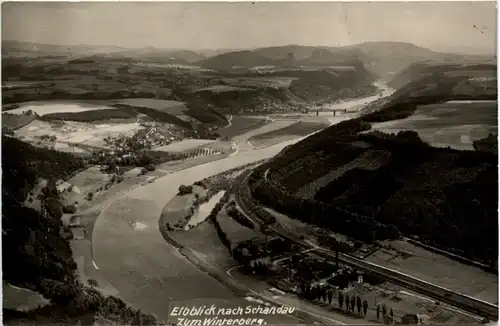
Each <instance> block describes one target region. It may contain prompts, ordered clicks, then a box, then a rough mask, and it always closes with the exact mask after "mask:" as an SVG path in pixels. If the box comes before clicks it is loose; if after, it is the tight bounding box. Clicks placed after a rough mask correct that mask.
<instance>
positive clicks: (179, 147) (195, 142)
mask: <svg viewBox="0 0 500 326" xmlns="http://www.w3.org/2000/svg"><path fill="white" fill-rule="evenodd" d="M214 142H215V141H213V140H210V139H185V140H181V141H178V142H172V143H170V144H168V145H165V146H160V147H156V148H154V150H155V151H163V152H177V153H180V152H186V151H189V150H192V149H195V148H198V147H202V146H208V145H210V144H213V143H214Z"/></svg>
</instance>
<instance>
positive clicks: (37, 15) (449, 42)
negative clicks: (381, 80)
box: [2, 2, 496, 53]
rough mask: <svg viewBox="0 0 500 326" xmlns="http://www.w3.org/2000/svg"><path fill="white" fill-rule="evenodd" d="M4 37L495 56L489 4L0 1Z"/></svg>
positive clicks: (53, 41)
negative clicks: (418, 49)
mask: <svg viewBox="0 0 500 326" xmlns="http://www.w3.org/2000/svg"><path fill="white" fill-rule="evenodd" d="M2 37H3V39H6V40H17V41H28V42H38V43H47V44H62V45H78V44H89V45H118V46H123V47H145V46H151V47H158V48H187V49H217V48H232V49H234V48H254V47H261V46H273V45H286V44H300V45H327V46H336V45H349V44H354V43H360V42H364V41H404V42H411V43H414V44H417V45H421V46H426V47H429V48H433V49H435V50H441V51H449V50H457V49H460V48H465V49H466V50H467V51H468V52H479V53H494V52H495V49H496V8H495V3H494V2H413V3H411V2H385V3H380V2H378V3H377V2H367V3H365V2H361V3H360V2H354V3H352V2H351V3H342V2H317V3H314V2H312V3H311V2H309V3H304V2H302V3H299V2H295V3H293V2H288V3H286V2H281V3H280V2H275V3H269V2H260V3H259V2H257V3H255V4H252V3H251V2H246V3H241V2H240V3H237V2H233V3H224V2H219V3H199V2H198V3H195V2H184V3H181V2H170V3H165V2H163V3H161V2H157V3H154V2H151V3H134V2H129V3H118V2H115V3H112V2H108V3H90V2H87V3H81V2H80V3H69V2H66V3H63V2H61V3H57V2H55V3H42V2H38V3H36V2H31V3H27V2H25V3H19V2H17V3H15V2H11V3H3V4H2Z"/></svg>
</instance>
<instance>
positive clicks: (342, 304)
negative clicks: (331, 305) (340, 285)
mask: <svg viewBox="0 0 500 326" xmlns="http://www.w3.org/2000/svg"><path fill="white" fill-rule="evenodd" d="M338 300H339V308H340V309H342V308H343V306H344V295H343V294H342V293H341V292H339V298H338Z"/></svg>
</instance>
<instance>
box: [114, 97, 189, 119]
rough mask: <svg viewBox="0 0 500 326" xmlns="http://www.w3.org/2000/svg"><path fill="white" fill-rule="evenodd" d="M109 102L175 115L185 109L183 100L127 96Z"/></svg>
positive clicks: (181, 113) (182, 113)
mask: <svg viewBox="0 0 500 326" xmlns="http://www.w3.org/2000/svg"><path fill="white" fill-rule="evenodd" d="M109 102H110V103H113V104H127V105H130V106H139V107H145V108H150V109H155V110H157V111H162V112H166V113H170V114H172V115H176V116H177V115H184V111H186V110H187V107H186V104H185V103H184V102H178V101H169V100H161V99H155V98H127V99H120V100H110V101H109Z"/></svg>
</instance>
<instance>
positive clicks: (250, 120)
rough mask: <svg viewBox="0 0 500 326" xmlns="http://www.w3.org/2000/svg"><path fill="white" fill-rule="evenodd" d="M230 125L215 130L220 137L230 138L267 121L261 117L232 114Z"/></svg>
mask: <svg viewBox="0 0 500 326" xmlns="http://www.w3.org/2000/svg"><path fill="white" fill-rule="evenodd" d="M229 122H230V125H229V126H227V127H224V128H220V129H218V130H217V133H218V134H219V135H220V136H221V137H222V138H232V137H234V136H237V135H241V134H244V133H245V132H247V131H250V130H253V129H257V128H259V127H261V126H264V125H265V124H266V123H267V122H268V121H267V120H266V119H264V118H262V117H245V116H232V117H231V120H230V121H229Z"/></svg>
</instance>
